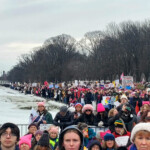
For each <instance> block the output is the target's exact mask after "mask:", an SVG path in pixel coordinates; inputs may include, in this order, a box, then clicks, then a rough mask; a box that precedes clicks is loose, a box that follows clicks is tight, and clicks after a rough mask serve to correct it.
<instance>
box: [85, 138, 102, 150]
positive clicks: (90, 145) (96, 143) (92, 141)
mask: <svg viewBox="0 0 150 150" xmlns="http://www.w3.org/2000/svg"><path fill="white" fill-rule="evenodd" d="M94 145H98V146H99V149H100V150H102V147H101V145H100V142H99V141H97V140H91V142H90V143H89V146H88V150H91V149H92V147H93V146H94Z"/></svg>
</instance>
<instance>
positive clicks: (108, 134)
mask: <svg viewBox="0 0 150 150" xmlns="http://www.w3.org/2000/svg"><path fill="white" fill-rule="evenodd" d="M109 140H112V141H114V140H115V137H114V135H113V134H110V133H107V134H106V135H105V136H104V141H109Z"/></svg>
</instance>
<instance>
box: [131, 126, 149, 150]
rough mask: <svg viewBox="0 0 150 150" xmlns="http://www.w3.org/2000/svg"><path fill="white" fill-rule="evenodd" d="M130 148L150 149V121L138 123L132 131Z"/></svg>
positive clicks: (134, 149) (132, 149)
mask: <svg viewBox="0 0 150 150" xmlns="http://www.w3.org/2000/svg"><path fill="white" fill-rule="evenodd" d="M130 139H131V142H132V143H133V144H132V145H131V146H130V147H129V150H150V123H138V124H137V125H135V126H134V128H133V130H132V132H131V138H130Z"/></svg>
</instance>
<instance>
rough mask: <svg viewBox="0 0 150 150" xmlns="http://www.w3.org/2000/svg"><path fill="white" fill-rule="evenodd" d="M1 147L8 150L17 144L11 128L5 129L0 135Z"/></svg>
mask: <svg viewBox="0 0 150 150" xmlns="http://www.w3.org/2000/svg"><path fill="white" fill-rule="evenodd" d="M0 141H1V147H2V148H3V147H4V148H5V149H9V148H12V147H15V145H16V143H17V136H16V135H15V134H13V133H12V132H11V128H7V129H6V131H5V132H4V133H2V135H1V137H0Z"/></svg>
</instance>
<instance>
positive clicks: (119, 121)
mask: <svg viewBox="0 0 150 150" xmlns="http://www.w3.org/2000/svg"><path fill="white" fill-rule="evenodd" d="M114 125H115V127H119V128H123V122H122V121H121V120H116V121H115V122H114Z"/></svg>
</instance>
